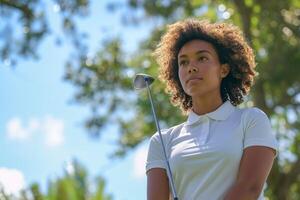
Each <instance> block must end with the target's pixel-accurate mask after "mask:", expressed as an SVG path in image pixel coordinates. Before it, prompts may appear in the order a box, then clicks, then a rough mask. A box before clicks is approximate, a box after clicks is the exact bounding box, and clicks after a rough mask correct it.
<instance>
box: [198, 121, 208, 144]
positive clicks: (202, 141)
mask: <svg viewBox="0 0 300 200" xmlns="http://www.w3.org/2000/svg"><path fill="white" fill-rule="evenodd" d="M208 135H209V118H208V117H207V116H205V118H204V119H203V120H202V130H201V134H200V135H199V138H198V139H199V144H200V145H205V144H206V143H207V140H208Z"/></svg>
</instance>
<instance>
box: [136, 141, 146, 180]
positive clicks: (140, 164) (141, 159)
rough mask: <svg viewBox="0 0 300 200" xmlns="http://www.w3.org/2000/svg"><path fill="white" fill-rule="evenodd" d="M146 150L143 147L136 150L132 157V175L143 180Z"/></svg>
mask: <svg viewBox="0 0 300 200" xmlns="http://www.w3.org/2000/svg"><path fill="white" fill-rule="evenodd" d="M147 154H148V149H147V148H146V147H145V146H143V147H142V148H140V149H138V150H137V151H136V153H135V155H134V167H133V170H134V171H133V175H134V177H136V178H144V177H145V173H146V172H145V164H146V159H147Z"/></svg>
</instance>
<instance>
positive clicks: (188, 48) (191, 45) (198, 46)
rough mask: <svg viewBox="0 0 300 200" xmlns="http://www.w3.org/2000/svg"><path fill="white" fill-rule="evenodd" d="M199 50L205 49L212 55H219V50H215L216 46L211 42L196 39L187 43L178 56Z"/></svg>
mask: <svg viewBox="0 0 300 200" xmlns="http://www.w3.org/2000/svg"><path fill="white" fill-rule="evenodd" d="M199 50H201V51H202V50H205V51H208V52H209V53H211V54H212V55H217V52H216V51H215V48H214V46H213V45H212V44H211V43H209V42H206V41H204V40H198V39H196V40H191V41H189V42H187V43H185V44H184V45H183V46H182V47H181V49H180V50H179V53H178V57H179V56H182V55H189V54H194V53H196V52H198V51H199Z"/></svg>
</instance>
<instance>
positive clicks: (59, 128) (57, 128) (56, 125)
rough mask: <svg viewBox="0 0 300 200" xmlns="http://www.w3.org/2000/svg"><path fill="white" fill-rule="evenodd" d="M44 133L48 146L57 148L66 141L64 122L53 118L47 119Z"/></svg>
mask: <svg viewBox="0 0 300 200" xmlns="http://www.w3.org/2000/svg"><path fill="white" fill-rule="evenodd" d="M43 131H44V132H45V134H46V144H47V145H49V146H57V145H60V144H62V143H63V141H64V123H63V121H62V120H59V119H55V118H53V117H46V119H45V122H44V124H43Z"/></svg>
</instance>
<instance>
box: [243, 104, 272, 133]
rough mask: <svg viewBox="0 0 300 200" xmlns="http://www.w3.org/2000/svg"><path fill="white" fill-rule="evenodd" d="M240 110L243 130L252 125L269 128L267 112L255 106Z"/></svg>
mask: <svg viewBox="0 0 300 200" xmlns="http://www.w3.org/2000/svg"><path fill="white" fill-rule="evenodd" d="M241 110H242V118H241V121H242V124H243V127H244V130H246V129H248V128H252V127H257V128H259V127H260V128H261V129H265V128H268V129H269V128H270V127H271V123H270V120H269V117H268V116H267V114H266V113H265V112H264V111H263V110H261V109H259V108H257V107H250V108H243V109H241Z"/></svg>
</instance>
